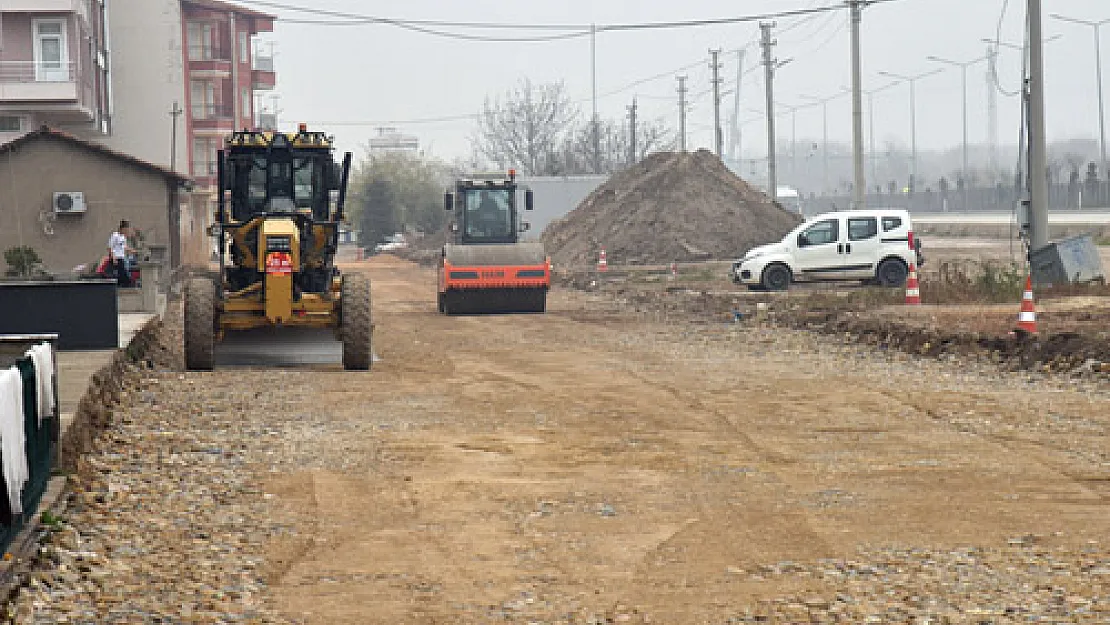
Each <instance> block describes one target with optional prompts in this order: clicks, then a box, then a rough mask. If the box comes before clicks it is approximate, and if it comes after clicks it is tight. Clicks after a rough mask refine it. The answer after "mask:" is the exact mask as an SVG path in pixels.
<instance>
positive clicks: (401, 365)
mask: <svg viewBox="0 0 1110 625" xmlns="http://www.w3.org/2000/svg"><path fill="white" fill-rule="evenodd" d="M369 272H370V273H371V275H372V276H373V279H374V295H375V298H376V311H375V312H376V323H377V325H378V333H377V335H376V336H377V342H376V347H377V351H378V353H379V355H380V356H381V358H382V362H381V363H379V364H378V365H377V366H376V368H375V370H374V371H373V372H370V373H368V374H365V375H363V374H336V375H323V376H321V375H316V376H313V375H308V376H306V377H305V378H304V379H303V381H301V382H298V385H299V387H298V391H299V394H301V396H302V401H303V402H305V403H306V404H312V405H314V406H316V407H317V409H318V410H319V411H321V413H320V414H319V415H318V419H317V420H318V421H323V422H327V423H330V424H331V425H340V426H341V427H331V428H323V429H322V432H321V436H320V438H319V439H318V440H314V441H312V442H311V443H309V444H310V445H311V447H312V449H313V452H312V454H309V455H310V456H311V455H314V454H320V456H321V462H319V463H318V464H319V465H320V466H322V467H324V466H329V465H330V466H333V467H334V466H344V468H343V469H342V470H336V469H334V468H333V469H325V468H320V469H316V470H306V471H302V472H297V473H295V474H287V475H284V476H282V477H281V478H280V479H279V480H276V481H275V483H274V484H273V485H272V487H271V488H272V489H273V492H275V493H277V494H278V495H279V496H280V497H281V498H282V499H283V501H285V502H286V503H287V504H288V505H290V506H293V507H295V508H297V509H298V512H299V513H300V516H301V518H302V519H305V520H306V521H307V520H312V521H313V522H315V523H317V524H318V525H317V526H316V531H317V540H316V541H315V542H313V543H312V544H303V545H301V546H300V548H299V549H296V550H294V552H293V553H290V554H285V553H281V554H277V555H283V556H286V557H288V558H289V566H288V568H287V569H286V570H285V571H284V574H283V575H282V576H281V577H280V580H279V581H278V582H277V584H276V586H275V587H274V588H273V594H274V597H276V598H277V599H278V601H279V605H280V606H281V608H282V609H283V610H284V611H286V612H287V613H288V614H289V615H290V616H303V617H306V618H307V619H308V622H312V623H401V622H411V623H416V622H421V623H453V622H484V621H485V620H487V619H490V620H493V619H494V618H495V617H496V618H502V617H505V616H506V615H507V616H508V617H515V618H517V619H519V620H521V621H523V622H527V621H528V620H534V621H545V620H548V619H560V618H566V617H567V615H574V617H575V618H577V619H581V620H580V621H579V622H586V619H588V618H589V617H590V615H596V616H598V617H599V618H600V617H604V616H606V615H608V616H609V617H610V618H614V619H617V620H622V621H623V620H626V618H627V619H632V620H635V621H640V620H642V619H644V618H645V615H647V616H646V618H648V620H651V622H656V623H701V622H723V619H725V618H729V617H732V616H736V615H738V614H742V613H743V607H744V606H746V605H752V604H754V602H755V601H756V600H757V599H759V598H772V597H779V596H784V595H787V594H790V593H791V592H798V593H803V596H804V595H805V594H813V593H817V594H818V595H819V596H828V593H829V592H830V591H831V590H833V589H834V588H833V586H835V584H831V582H830V580H829V579H825V578H822V579H813V578H811V577H807V576H805V575H800V576H793V577H792V576H786V577H785V578H775V579H774V580H772V581H771V582H768V581H766V580H761V579H759V577H760V576H755V577H756V578H755V579H753V578H752V576H751V575H749V574H748V573H749V572H752V571H759V570H760V567H761V566H764V565H770V566H775V565H776V564H778V563H782V562H784V561H792V562H814V561H816V560H819V559H840V560H849V561H850V560H853V559H854V558H856V557H857V555H858V550H860V549H861V548H862V549H872V548H882V547H887V546H909V547H920V548H938V549H959V548H965V547H968V546H970V547H982V548H987V549H998V548H1004V547H1006V546H1007V545H1008V543H1007V541H1008V540H1012V539H1014V537H1018V536H1027V535H1033V536H1036V537H1037V538H1034V539H1030V540H1035V541H1040V542H1043V543H1046V544H1052V545H1054V546H1055V547H1058V548H1060V549H1064V550H1067V549H1069V548H1075V549H1077V550H1078V549H1087V550H1088V551H1090V550H1091V549H1092V545H1091V544H1089V543H1088V542H1087V541H1089V540H1096V541H1097V540H1104V539H1105V538H1106V537H1107V536H1110V505H1108V503H1110V502H1108V497H1110V488H1108V484H1110V455H1108V450H1110V439H1108V438H1107V425H1108V424H1110V402H1107V399H1106V397H1105V396H1097V397H1092V396H1087V395H1085V394H1083V393H1080V392H1076V391H1068V390H1066V389H1064V390H1059V391H1056V392H1050V391H1047V390H1045V389H1044V388H1040V387H1030V389H1029V390H1027V389H1023V388H1022V387H1021V384H1020V382H1016V381H1014V380H1011V381H1009V382H1006V383H996V384H992V383H991V380H990V379H989V377H985V378H977V377H975V376H969V377H967V378H963V379H961V378H959V377H958V376H957V374H956V373H953V371H951V370H944V369H943V365H939V364H936V363H927V362H920V363H915V362H912V361H909V362H906V361H902V362H899V361H897V360H892V361H889V362H880V363H879V365H880V366H875V364H874V363H866V364H865V362H866V361H865V359H864V358H862V357H860V356H858V355H857V356H855V357H853V356H852V355H850V354H849V355H846V354H845V353H843V350H839V351H838V350H835V349H830V350H829V353H827V354H822V353H810V352H809V349H811V348H812V347H813V346H815V345H814V340H815V339H812V338H808V337H800V336H795V337H793V340H790V339H781V338H775V337H774V336H773V333H770V332H760V331H755V330H753V331H736V330H733V329H732V328H729V327H727V326H722V327H696V326H695V327H690V326H685V327H684V326H682V325H668V324H661V323H653V322H650V321H646V320H641V319H638V318H634V317H631V316H628V315H624V314H622V313H621V311H619V310H614V309H612V308H611V307H608V306H605V305H604V304H603V303H599V302H590V301H587V300H584V299H582V297H581V296H577V295H567V294H557V295H556V296H555V297H554V299H553V311H552V312H551V313H550V314H548V315H545V316H505V317H466V318H445V317H441V316H437V315H436V314H435V313H434V306H433V305H432V293H433V291H432V284H433V277H432V274H431V273H430V272H428V271H427V270H423V269H419V268H416V267H415V266H412V265H407V264H403V263H400V262H399V261H391V260H386V259H379V260H377V261H375V262H374V263H372V264H370V265H369ZM820 340H821V339H816V341H820ZM857 365H858V370H857ZM929 378H933V379H932V380H930V379H929ZM284 379H285V380H286V381H288V378H284ZM923 382H924V384H923ZM260 383H261V384H265V382H264V381H260ZM1038 391H1039V392H1038ZM317 392H319V393H320V396H319V397H318V398H315V397H313V396H314V394H316V393H317ZM329 430H330V431H329ZM352 432H357V436H352V435H351V434H352ZM302 451H303V450H302ZM1101 549H1102V548H1101V547H1099V550H1101ZM1090 553H1096V554H1097V553H1098V551H1097V550H1096V551H1094V552H1090ZM1102 553H1103V554H1104V553H1105V552H1102ZM940 566H943V565H940ZM953 566H955V565H953ZM1077 573H1078V571H1077ZM1078 577H1080V578H1081V577H1082V576H1078ZM832 581H835V578H834V579H833V580H832ZM1072 581H1073V582H1076V583H1078V584H1079V586H1080V587H1081V588H1079V589H1075V590H1073V591H1072V592H1071V593H1069V594H1076V593H1084V592H1086V593H1090V592H1092V591H1095V592H1099V589H1101V593H1102V595H1101V596H1102V597H1103V600H1105V598H1106V592H1107V591H1106V588H1107V586H1108V585H1110V577H1106V576H1102V577H1099V576H1092V577H1090V578H1089V579H1088V580H1086V582H1087V583H1088V584H1089V585H1088V586H1086V587H1085V588H1083V584H1084V580H1082V579H1073V580H1072ZM937 590H938V589H933V591H932V592H934V593H936V592H937ZM953 592H956V591H953ZM923 594H924V591H923ZM955 602H956V603H959V599H956V600H955ZM964 607H965V608H968V607H972V606H967V605H965V606H964ZM1103 607H1104V608H1105V607H1106V606H1105V604H1103ZM1104 616H1105V613H1104ZM1107 618H1110V617H1107ZM652 619H654V620H652Z"/></svg>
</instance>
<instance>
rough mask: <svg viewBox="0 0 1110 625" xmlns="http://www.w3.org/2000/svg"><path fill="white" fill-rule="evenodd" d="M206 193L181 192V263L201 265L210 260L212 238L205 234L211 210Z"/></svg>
mask: <svg viewBox="0 0 1110 625" xmlns="http://www.w3.org/2000/svg"><path fill="white" fill-rule="evenodd" d="M209 197H210V195H209V194H208V193H182V194H181V263H180V264H181V265H183V266H187V267H203V266H205V265H207V264H208V262H209V260H211V253H212V248H213V243H212V238H211V237H209V236H208V235H207V234H206V230H207V228H208V222H209V220H210V219H211V213H212V210H211V209H210V207H209Z"/></svg>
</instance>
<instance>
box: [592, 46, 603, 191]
mask: <svg viewBox="0 0 1110 625" xmlns="http://www.w3.org/2000/svg"><path fill="white" fill-rule="evenodd" d="M590 82H591V83H592V93H593V96H592V99H593V107H594V110H593V117H592V118H590V125H591V126H592V129H591V133H592V134H593V137H592V138H593V143H594V173H595V174H600V173H601V133H600V132H599V131H598V127H597V26H596V25H594V24H590Z"/></svg>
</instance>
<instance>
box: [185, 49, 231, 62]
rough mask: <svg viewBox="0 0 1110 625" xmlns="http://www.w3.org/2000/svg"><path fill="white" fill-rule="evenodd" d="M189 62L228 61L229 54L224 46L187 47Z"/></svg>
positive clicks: (229, 58)
mask: <svg viewBox="0 0 1110 625" xmlns="http://www.w3.org/2000/svg"><path fill="white" fill-rule="evenodd" d="M189 60H190V61H230V60H231V52H230V51H229V50H228V49H227V48H225V47H224V46H206V45H200V46H189Z"/></svg>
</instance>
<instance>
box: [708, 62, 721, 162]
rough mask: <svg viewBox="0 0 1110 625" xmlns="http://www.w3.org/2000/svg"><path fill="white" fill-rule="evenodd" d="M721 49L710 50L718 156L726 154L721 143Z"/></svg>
mask: <svg viewBox="0 0 1110 625" xmlns="http://www.w3.org/2000/svg"><path fill="white" fill-rule="evenodd" d="M720 56H721V50H720V49H716V50H710V51H709V57H710V61H709V69H710V70H711V71H712V72H713V78H712V80H711V81H710V82H712V83H713V145H714V148H715V150H716V152H717V156H718V157H722V156H724V149H723V146H722V145H721V139H722V138H723V135H722V134H721V63H720Z"/></svg>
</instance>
